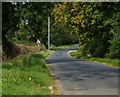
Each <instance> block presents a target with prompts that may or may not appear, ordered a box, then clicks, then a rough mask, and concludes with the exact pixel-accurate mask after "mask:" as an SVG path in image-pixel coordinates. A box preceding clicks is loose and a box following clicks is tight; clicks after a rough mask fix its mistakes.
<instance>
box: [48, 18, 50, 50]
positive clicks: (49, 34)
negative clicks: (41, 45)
mask: <svg viewBox="0 0 120 97" xmlns="http://www.w3.org/2000/svg"><path fill="white" fill-rule="evenodd" d="M48 49H50V17H48Z"/></svg>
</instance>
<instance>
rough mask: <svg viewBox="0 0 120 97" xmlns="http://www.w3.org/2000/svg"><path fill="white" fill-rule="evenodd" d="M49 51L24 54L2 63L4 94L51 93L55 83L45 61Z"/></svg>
mask: <svg viewBox="0 0 120 97" xmlns="http://www.w3.org/2000/svg"><path fill="white" fill-rule="evenodd" d="M48 54H49V52H47V51H45V52H41V53H37V54H33V55H26V56H25V55H22V56H19V57H16V58H14V59H12V60H10V61H7V62H3V64H2V71H3V72H2V94H3V95H51V90H50V89H49V88H48V87H49V86H53V85H54V80H53V78H52V76H51V75H50V71H49V70H48V68H47V66H46V62H45V60H44V59H45V57H47V56H48Z"/></svg>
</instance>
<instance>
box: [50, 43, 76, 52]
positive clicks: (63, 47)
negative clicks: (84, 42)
mask: <svg viewBox="0 0 120 97" xmlns="http://www.w3.org/2000/svg"><path fill="white" fill-rule="evenodd" d="M76 45H77V44H71V45H61V46H57V47H53V48H51V50H55V51H56V50H61V49H65V48H68V47H71V46H76Z"/></svg>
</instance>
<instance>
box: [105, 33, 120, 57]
mask: <svg viewBox="0 0 120 97" xmlns="http://www.w3.org/2000/svg"><path fill="white" fill-rule="evenodd" d="M110 43H111V46H110V48H109V50H110V53H109V54H107V56H108V57H110V58H120V33H118V34H116V35H114V37H113V39H111V40H110Z"/></svg>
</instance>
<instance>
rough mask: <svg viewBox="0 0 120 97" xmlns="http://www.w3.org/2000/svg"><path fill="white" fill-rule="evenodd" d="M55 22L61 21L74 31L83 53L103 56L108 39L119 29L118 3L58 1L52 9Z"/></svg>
mask: <svg viewBox="0 0 120 97" xmlns="http://www.w3.org/2000/svg"><path fill="white" fill-rule="evenodd" d="M53 15H54V18H55V22H56V24H58V23H63V24H64V25H67V26H69V27H70V28H72V29H73V30H70V32H69V33H76V34H77V35H78V36H79V41H80V42H82V43H81V44H84V45H85V46H84V49H83V54H84V55H85V54H87V53H91V54H92V55H93V56H98V57H104V56H105V54H106V53H107V52H108V50H109V49H108V48H109V47H110V43H109V40H110V39H111V38H112V37H113V36H114V34H115V33H116V32H118V31H119V28H120V27H119V25H120V24H119V20H120V17H119V15H120V6H119V3H110V2H109V3H104V2H98V3H92V2H87V3H84V2H80V3H75V2H74V3H71V2H63V3H58V5H56V6H55V8H54V9H53Z"/></svg>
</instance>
